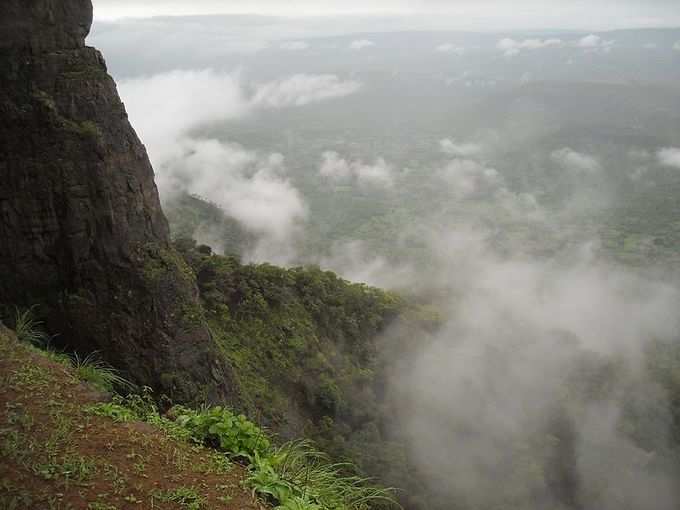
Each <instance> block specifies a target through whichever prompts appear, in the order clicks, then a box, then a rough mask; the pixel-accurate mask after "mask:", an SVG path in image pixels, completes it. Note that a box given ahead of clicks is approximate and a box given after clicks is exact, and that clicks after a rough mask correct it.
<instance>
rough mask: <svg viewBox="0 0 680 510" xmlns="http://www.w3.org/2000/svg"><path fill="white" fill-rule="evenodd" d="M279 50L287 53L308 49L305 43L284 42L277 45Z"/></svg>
mask: <svg viewBox="0 0 680 510" xmlns="http://www.w3.org/2000/svg"><path fill="white" fill-rule="evenodd" d="M279 48H280V49H282V50H287V51H301V50H306V49H308V48H309V44H307V43H306V42H305V41H286V42H283V43H281V44H279Z"/></svg>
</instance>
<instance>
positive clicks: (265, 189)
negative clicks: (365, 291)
mask: <svg viewBox="0 0 680 510" xmlns="http://www.w3.org/2000/svg"><path fill="white" fill-rule="evenodd" d="M359 88H360V83H359V82H357V81H354V80H342V79H340V78H338V77H337V76H335V75H308V74H297V75H293V76H290V77H286V78H282V79H279V80H274V81H271V82H267V83H263V84H256V85H250V84H247V83H246V81H245V79H244V78H243V75H242V74H241V73H239V72H235V73H219V72H216V71H213V70H202V71H173V72H170V73H164V74H160V75H157V76H152V77H148V78H138V79H134V80H127V81H123V82H121V83H120V93H121V96H122V97H123V99H124V101H125V103H126V106H127V109H128V112H129V115H130V119H131V121H132V122H133V124H134V125H135V127H136V128H137V129H138V130H139V133H140V135H141V136H142V138H143V140H144V141H145V143H146V144H147V147H148V150H149V155H150V157H151V160H152V162H153V164H154V167H155V170H156V174H157V175H156V180H157V183H158V187H159V191H160V192H161V197H162V198H163V199H164V200H168V199H170V198H171V197H172V196H174V195H175V194H176V193H178V192H186V193H190V194H196V195H199V196H201V197H204V198H206V199H208V200H209V201H211V202H213V203H215V204H217V205H218V206H220V208H222V209H223V210H224V211H225V212H226V214H227V215H229V216H230V217H231V218H233V219H235V220H236V221H238V222H239V224H240V225H241V226H242V227H243V228H244V230H246V231H248V232H249V233H251V234H253V235H254V236H255V237H256V238H257V240H258V243H257V245H256V247H255V248H254V250H253V252H252V253H249V254H246V257H247V258H248V259H251V260H270V261H274V262H279V263H285V262H287V261H288V260H290V258H291V257H292V256H293V252H294V250H293V245H294V243H295V240H296V239H298V237H299V235H300V233H301V226H302V224H303V223H304V221H305V218H306V216H307V207H306V205H305V203H304V200H303V198H302V195H301V194H300V193H299V191H298V190H297V189H296V188H295V187H294V186H293V184H292V182H291V180H290V179H289V178H288V176H287V173H286V167H285V162H284V157H283V156H282V155H281V154H276V153H275V154H259V153H257V152H255V151H251V150H248V149H246V148H244V147H241V146H239V145H237V144H232V143H229V142H227V141H224V140H217V139H212V138H206V137H204V136H199V135H197V134H196V133H195V130H196V129H197V128H200V127H203V126H207V125H210V124H211V123H215V122H223V121H227V120H231V119H236V118H240V117H243V116H246V115H248V114H250V113H252V112H254V111H257V110H267V109H280V108H291V107H300V106H304V105H308V104H312V103H318V102H321V101H326V100H331V99H335V98H340V97H343V96H347V95H350V94H353V93H355V92H356V91H357V90H359ZM374 174H375V175H372V174H371V173H370V172H368V171H367V172H366V175H362V176H361V179H362V180H371V179H374V180H379V179H380V175H379V171H376V172H374Z"/></svg>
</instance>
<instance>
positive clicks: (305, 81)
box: [251, 74, 361, 108]
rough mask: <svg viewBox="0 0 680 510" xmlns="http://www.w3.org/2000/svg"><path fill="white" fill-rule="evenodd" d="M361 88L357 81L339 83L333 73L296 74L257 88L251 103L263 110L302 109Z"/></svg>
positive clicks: (340, 81) (347, 94)
mask: <svg viewBox="0 0 680 510" xmlns="http://www.w3.org/2000/svg"><path fill="white" fill-rule="evenodd" d="M360 88H361V83H359V82H358V81H354V80H341V79H340V78H338V77H337V76H336V75H334V74H320V75H311V74H296V75H294V76H291V77H289V78H285V79H281V80H276V81H272V82H269V83H265V84H263V85H260V86H258V87H257V89H256V92H255V95H254V96H253V98H252V101H251V103H252V104H253V105H254V106H260V107H265V108H283V107H287V106H304V105H307V104H311V103H318V102H321V101H323V100H325V99H332V98H337V97H343V96H349V95H350V94H354V93H355V92H357V91H358V90H359V89H360Z"/></svg>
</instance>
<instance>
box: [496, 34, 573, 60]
mask: <svg viewBox="0 0 680 510" xmlns="http://www.w3.org/2000/svg"><path fill="white" fill-rule="evenodd" d="M562 45H563V42H562V40H561V39H525V40H523V41H516V40H515V39H510V38H505V39H501V40H500V41H498V44H497V45H496V48H498V49H499V50H501V51H502V52H503V54H504V55H505V56H506V57H513V56H515V55H519V53H520V52H521V51H522V50H540V49H543V48H555V47H560V46H562Z"/></svg>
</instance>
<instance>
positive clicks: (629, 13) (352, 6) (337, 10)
mask: <svg viewBox="0 0 680 510" xmlns="http://www.w3.org/2000/svg"><path fill="white" fill-rule="evenodd" d="M94 6H95V17H96V18H97V19H98V20H111V19H118V18H122V17H151V16H184V15H209V14H257V15H270V16H286V17H309V16H340V15H361V16H396V17H401V18H403V20H404V23H405V25H404V28H408V24H409V23H412V25H413V27H414V28H427V27H428V26H430V27H431V28H433V29H443V28H450V29H476V30H479V29H484V28H488V29H498V28H504V29H518V30H519V29H543V28H565V29H600V30H606V29H617V28H638V27H662V26H680V5H679V4H678V2H677V1H676V0H589V1H588V0H371V1H370V2H367V1H365V0H248V1H246V2H244V1H242V0H146V1H145V2H138V1H137V0H94Z"/></svg>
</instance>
